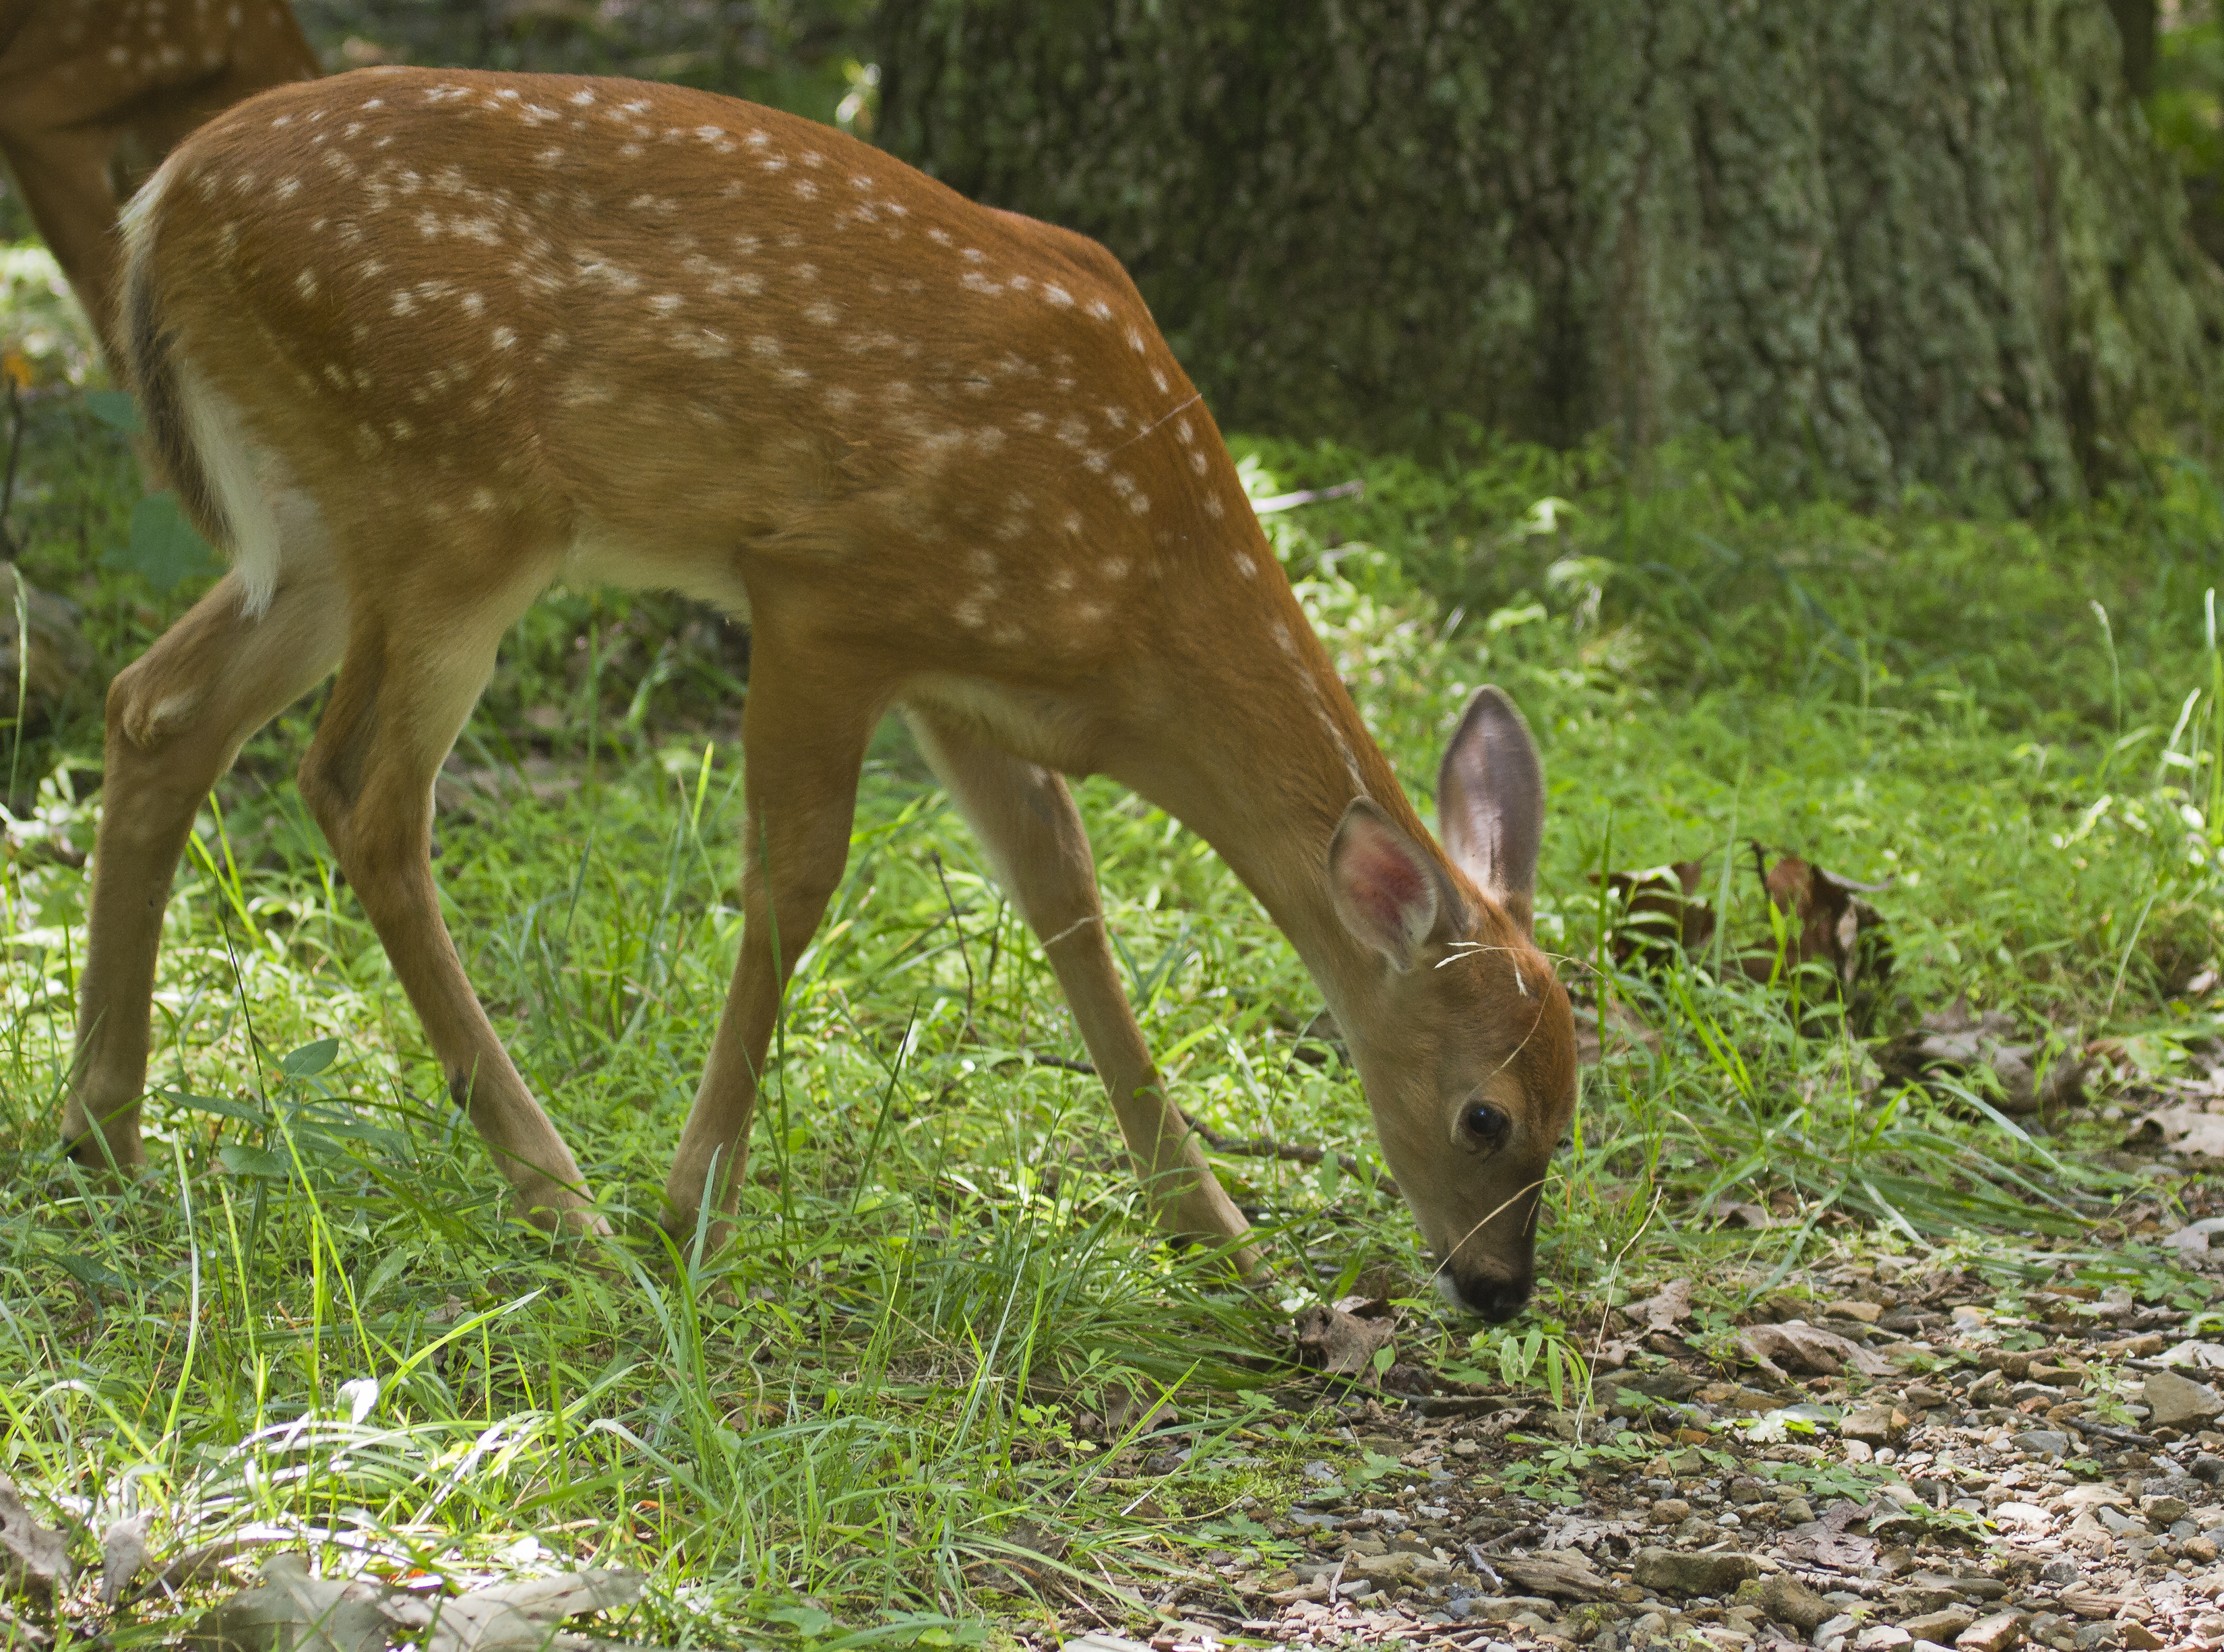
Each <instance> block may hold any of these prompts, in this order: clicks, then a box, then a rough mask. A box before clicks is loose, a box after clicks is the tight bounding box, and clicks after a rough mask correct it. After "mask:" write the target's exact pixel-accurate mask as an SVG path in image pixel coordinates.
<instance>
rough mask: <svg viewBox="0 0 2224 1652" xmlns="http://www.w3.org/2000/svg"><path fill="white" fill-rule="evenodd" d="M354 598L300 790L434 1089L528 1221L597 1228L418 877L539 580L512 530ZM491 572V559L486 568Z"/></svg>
mask: <svg viewBox="0 0 2224 1652" xmlns="http://www.w3.org/2000/svg"><path fill="white" fill-rule="evenodd" d="M356 564H357V566H359V567H362V568H364V569H375V570H376V571H377V572H376V573H374V574H371V575H370V576H369V577H372V578H376V579H378V580H379V585H378V589H377V592H376V597H375V598H373V597H370V596H368V595H366V596H364V597H363V598H361V599H359V600H358V602H357V604H356V611H355V612H354V613H353V614H352V615H351V621H350V624H349V628H348V636H347V644H346V655H345V657H344V659H343V660H342V661H341V662H340V674H339V680H338V682H336V683H334V684H333V686H332V700H331V702H330V704H329V705H327V706H326V707H325V715H324V720H323V721H322V722H321V723H320V724H319V725H318V727H317V737H316V739H315V741H314V742H313V743H312V744H311V745H310V747H309V753H308V756H306V757H304V758H303V759H302V760H301V774H300V785H301V798H302V801H304V802H306V804H307V805H308V807H309V812H310V813H312V814H313V815H314V816H315V817H316V820H317V824H318V825H319V826H321V827H322V828H323V829H324V833H325V840H326V841H327V842H328V843H330V844H331V845H332V855H333V858H335V859H336V860H338V862H339V864H340V870H342V871H344V872H345V873H346V874H347V879H348V883H349V886H350V887H351V888H352V889H354V891H355V895H356V898H357V900H358V901H360V902H362V903H363V912H364V915H366V916H368V917H369V918H370V922H371V927H373V928H374V929H376V931H377V932H378V939H379V940H380V941H381V943H382V944H383V946H385V948H386V956H387V959H388V961H389V963H391V964H392V965H393V966H394V973H395V976H396V977H398V978H400V980H401V987H402V991H405V992H407V993H408V995H409V1002H410V1003H411V1005H412V1006H413V1007H414V1009H415V1010H416V1011H417V1017H418V1019H419V1021H420V1022H422V1023H423V1024H424V1028H425V1034H426V1038H427V1040H428V1041H430V1042H431V1044H432V1046H433V1054H435V1055H436V1056H437V1057H438V1058H439V1062H440V1067H441V1070H442V1071H443V1072H445V1073H446V1074H447V1079H448V1093H449V1095H450V1096H451V1097H452V1098H453V1099H454V1101H455V1103H456V1104H457V1105H458V1107H460V1108H462V1109H463V1110H464V1113H465V1114H466V1115H467V1116H468V1117H470V1119H471V1123H472V1125H473V1126H474V1127H475V1128H476V1129H477V1130H478V1133H479V1136H480V1137H481V1138H482V1139H483V1141H484V1142H486V1144H487V1146H488V1147H489V1148H490V1149H491V1150H492V1151H493V1154H494V1157H495V1161H496V1165H497V1166H498V1167H499V1168H500V1169H501V1171H502V1174H503V1175H504V1176H505V1177H506V1178H508V1180H509V1184H510V1187H511V1188H512V1190H513V1191H514V1192H515V1195H516V1199H517V1204H518V1206H519V1208H520V1209H521V1211H522V1212H524V1213H525V1214H526V1215H527V1216H528V1218H530V1219H532V1220H534V1222H536V1223H540V1224H541V1225H548V1226H553V1225H557V1224H558V1223H559V1222H560V1223H562V1224H564V1225H568V1226H571V1227H572V1228H575V1229H578V1230H581V1231H590V1232H602V1231H606V1230H605V1226H604V1224H603V1220H602V1218H600V1217H599V1216H597V1215H596V1214H595V1212H594V1209H593V1207H592V1205H591V1202H590V1200H589V1199H588V1196H587V1191H586V1187H585V1185H584V1180H583V1179H582V1177H581V1176H580V1174H579V1168H578V1164H577V1163H576V1162H575V1161H573V1159H572V1151H571V1149H569V1148H567V1147H565V1144H564V1138H563V1137H562V1136H559V1135H558V1134H557V1131H556V1127H555V1125H554V1124H553V1123H550V1122H549V1118H548V1115H547V1113H546V1112H544V1111H541V1108H540V1103H539V1102H537V1101H535V1100H534V1098H533V1093H532V1092H530V1091H529V1090H528V1089H527V1088H526V1086H525V1080H524V1079H522V1078H521V1077H520V1076H519V1074H518V1071H517V1068H516V1067H515V1066H514V1065H513V1064H512V1063H511V1061H510V1059H509V1052H508V1051H506V1050H505V1049H503V1048H502V1041H501V1040H500V1039H498V1038H496V1036H495V1031H494V1027H493V1024H492V1023H491V1022H489V1021H488V1020H487V1015H486V1011H485V1010H484V1009H483V1008H482V1007H481V1005H480V1003H479V1001H478V997H477V994H476V993H474V992H473V991H471V982H470V981H469V979H467V978H465V976H464V966H463V962H462V960H461V959H459V958H458V956H457V954H456V943H455V940H454V939H453V938H452V936H451V935H450V934H448V926H447V923H446V921H445V920H444V919H443V918H442V917H441V915H440V900H439V891H438V889H436V888H435V887H434V884H433V862H432V847H433V776H434V775H436V774H438V773H439V768H440V763H441V762H442V760H443V759H444V758H445V757H446V756H447V755H448V750H449V748H450V747H451V746H452V745H454V744H455V741H456V736H457V734H458V732H460V731H461V730H462V728H463V725H464V718H467V717H468V716H470V715H471V706H473V704H474V703H476V701H477V699H478V696H479V691H480V690H481V689H482V688H483V687H485V686H486V680H487V678H488V677H489V676H490V675H491V674H492V673H493V671H494V662H495V651H496V647H497V645H498V644H499V643H500V642H501V640H502V633H503V632H504V631H505V630H508V628H509V626H510V624H511V623H514V622H515V620H516V618H517V617H518V616H519V615H520V614H521V613H523V612H524V611H525V610H526V609H527V608H528V606H530V605H531V604H532V601H533V598H534V597H535V596H536V595H538V594H539V592H540V588H541V587H542V586H543V585H546V584H547V573H548V565H547V562H546V560H542V559H539V558H536V557H534V556H533V555H532V554H530V550H529V548H528V547H526V546H524V545H521V544H520V543H518V542H516V541H515V540H512V539H506V538H498V537H495V536H492V535H490V537H489V538H488V539H487V540H486V541H484V542H483V544H481V545H477V546H472V545H469V544H458V545H457V546H455V547H454V548H453V554H452V555H451V556H450V557H448V558H445V559H426V560H424V561H422V562H416V563H411V562H405V561H403V560H401V559H399V558H393V559H387V560H380V559H379V558H377V557H376V556H375V555H373V554H370V552H369V551H368V550H366V551H364V552H363V553H362V554H358V555H357V558H356ZM490 571H491V572H490Z"/></svg>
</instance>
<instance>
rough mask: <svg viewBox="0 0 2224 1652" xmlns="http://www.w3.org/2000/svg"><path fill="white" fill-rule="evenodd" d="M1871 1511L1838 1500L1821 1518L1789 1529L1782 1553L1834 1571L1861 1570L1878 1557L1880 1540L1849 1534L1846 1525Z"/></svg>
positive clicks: (1794, 1559) (1800, 1561) (1805, 1563)
mask: <svg viewBox="0 0 2224 1652" xmlns="http://www.w3.org/2000/svg"><path fill="white" fill-rule="evenodd" d="M1866 1515H1867V1510H1865V1509H1863V1508H1862V1507H1861V1505H1860V1504H1859V1503H1848V1502H1839V1503H1832V1504H1831V1505H1830V1506H1829V1508H1828V1509H1827V1510H1824V1511H1823V1517H1822V1518H1821V1519H1820V1520H1810V1521H1809V1522H1807V1523H1806V1524H1804V1525H1803V1526H1794V1527H1793V1528H1792V1529H1791V1530H1790V1531H1788V1532H1786V1533H1785V1535H1784V1542H1783V1546H1782V1548H1780V1549H1779V1554H1780V1555H1781V1556H1782V1558H1783V1559H1785V1560H1791V1561H1795V1562H1798V1563H1799V1564H1801V1565H1805V1566H1818V1567H1826V1568H1827V1569H1829V1570H1830V1571H1833V1572H1858V1571H1860V1570H1861V1568H1862V1567H1866V1566H1867V1565H1869V1564H1871V1563H1872V1562H1873V1561H1874V1560H1875V1559H1876V1553H1877V1545H1876V1540H1875V1539H1874V1538H1873V1537H1861V1536H1854V1535H1848V1533H1847V1531H1846V1528H1847V1527H1848V1526H1849V1525H1851V1524H1852V1523H1853V1522H1854V1521H1856V1520H1860V1519H1861V1518H1863V1517H1864V1516H1866Z"/></svg>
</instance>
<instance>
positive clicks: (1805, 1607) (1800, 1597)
mask: <svg viewBox="0 0 2224 1652" xmlns="http://www.w3.org/2000/svg"><path fill="white" fill-rule="evenodd" d="M1811 1518H1812V1516H1810V1519H1811ZM1760 1609H1761V1610H1762V1611H1765V1612H1766V1613H1767V1614H1768V1616H1769V1618H1770V1620H1771V1621H1772V1622H1774V1623H1779V1624H1791V1627H1792V1628H1794V1629H1796V1630H1798V1631H1799V1632H1800V1633H1801V1634H1803V1635H1811V1634H1813V1633H1814V1632H1815V1630H1816V1626H1817V1625H1818V1624H1823V1622H1825V1621H1826V1620H1827V1619H1828V1618H1829V1617H1830V1615H1831V1607H1830V1603H1829V1601H1827V1600H1825V1599H1823V1597H1822V1596H1820V1595H1818V1594H1816V1592H1814V1591H1813V1590H1812V1589H1810V1588H1809V1587H1808V1586H1806V1585H1805V1584H1804V1583H1802V1582H1800V1581H1799V1579H1797V1578H1795V1577H1793V1576H1792V1575H1791V1573H1789V1572H1773V1573H1770V1574H1769V1576H1768V1579H1767V1580H1766V1582H1764V1583H1763V1584H1762V1585H1761V1586H1760Z"/></svg>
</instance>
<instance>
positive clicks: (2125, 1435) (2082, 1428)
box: [2063, 1417, 2155, 1446]
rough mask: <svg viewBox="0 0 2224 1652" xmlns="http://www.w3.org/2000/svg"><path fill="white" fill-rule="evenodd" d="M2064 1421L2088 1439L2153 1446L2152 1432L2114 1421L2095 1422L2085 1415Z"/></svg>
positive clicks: (2066, 1418) (2128, 1444)
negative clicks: (2126, 1426) (2120, 1424)
mask: <svg viewBox="0 0 2224 1652" xmlns="http://www.w3.org/2000/svg"><path fill="white" fill-rule="evenodd" d="M2063 1421H2064V1422H2066V1423H2068V1424H2069V1426H2070V1427H2072V1428H2075V1429H2076V1431H2077V1432H2078V1433H2079V1434H2083V1435H2084V1436H2085V1437H2086V1438H2087V1439H2088V1440H2109V1441H2112V1442H2113V1443H2114V1444H2116V1445H2119V1446H2151V1445H2153V1444H2154V1443H2155V1438H2154V1436H2153V1435H2152V1434H2140V1433H2139V1431H2138V1430H2137V1429H2133V1428H2119V1427H2116V1425H2115V1424H2114V1423H2112V1422H2094V1421H2089V1420H2088V1419H2087V1418H2084V1417H2064V1418H2063Z"/></svg>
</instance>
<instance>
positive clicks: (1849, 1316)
mask: <svg viewBox="0 0 2224 1652" xmlns="http://www.w3.org/2000/svg"><path fill="white" fill-rule="evenodd" d="M1823 1313H1825V1314H1826V1315H1828V1316H1829V1318H1831V1319H1833V1320H1860V1321H1861V1323H1862V1324H1863V1325H1874V1324H1875V1323H1876V1322H1877V1320H1879V1319H1880V1318H1881V1317H1882V1315H1883V1313H1884V1309H1883V1307H1881V1306H1880V1305H1879V1304H1877V1303H1875V1302H1855V1301H1838V1302H1825V1303H1823Z"/></svg>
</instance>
